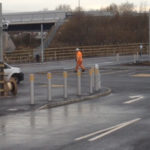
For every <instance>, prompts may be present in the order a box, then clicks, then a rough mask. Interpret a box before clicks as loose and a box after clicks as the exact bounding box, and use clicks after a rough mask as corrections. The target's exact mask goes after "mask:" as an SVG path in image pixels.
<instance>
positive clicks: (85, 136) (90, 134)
mask: <svg viewBox="0 0 150 150" xmlns="http://www.w3.org/2000/svg"><path fill="white" fill-rule="evenodd" d="M125 123H126V122H124V123H120V124H118V125H115V126H112V127H109V128H106V129H102V130H98V131H96V132H93V133H89V134H87V135H84V136H81V137H78V138H76V139H75V141H79V140H83V139H86V138H88V137H91V136H94V135H96V134H100V133H103V132H107V131H110V130H112V129H114V128H117V127H119V126H122V125H124V124H125Z"/></svg>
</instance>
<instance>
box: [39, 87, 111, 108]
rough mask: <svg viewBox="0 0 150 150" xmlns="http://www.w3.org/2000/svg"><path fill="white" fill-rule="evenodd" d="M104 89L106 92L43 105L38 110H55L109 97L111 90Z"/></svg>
mask: <svg viewBox="0 0 150 150" xmlns="http://www.w3.org/2000/svg"><path fill="white" fill-rule="evenodd" d="M102 89H104V90H105V91H104V92H101V90H99V91H98V92H96V93H94V94H92V95H88V96H80V97H77V98H70V99H66V100H63V101H60V102H54V103H48V104H46V105H43V106H41V107H40V108H38V110H42V109H48V108H53V107H58V106H63V105H68V104H72V103H76V102H81V101H85V100H92V99H94V98H98V97H102V96H106V95H109V94H110V93H111V89H110V88H106V87H103V88H102Z"/></svg>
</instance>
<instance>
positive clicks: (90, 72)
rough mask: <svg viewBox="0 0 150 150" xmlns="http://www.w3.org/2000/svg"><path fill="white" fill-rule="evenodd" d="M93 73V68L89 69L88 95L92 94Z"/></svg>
mask: <svg viewBox="0 0 150 150" xmlns="http://www.w3.org/2000/svg"><path fill="white" fill-rule="evenodd" d="M93 72H94V70H93V68H91V69H90V70H89V76H90V94H92V93H93Z"/></svg>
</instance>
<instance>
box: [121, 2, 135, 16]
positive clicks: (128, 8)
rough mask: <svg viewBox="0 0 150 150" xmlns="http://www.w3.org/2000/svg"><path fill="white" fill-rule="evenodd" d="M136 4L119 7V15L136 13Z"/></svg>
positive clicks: (125, 4)
mask: <svg viewBox="0 0 150 150" xmlns="http://www.w3.org/2000/svg"><path fill="white" fill-rule="evenodd" d="M134 8H135V7H134V4H133V3H129V2H126V3H123V4H121V5H120V6H119V13H120V14H127V13H132V12H133V11H134Z"/></svg>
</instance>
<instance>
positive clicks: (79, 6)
mask: <svg viewBox="0 0 150 150" xmlns="http://www.w3.org/2000/svg"><path fill="white" fill-rule="evenodd" d="M78 7H79V11H80V0H78Z"/></svg>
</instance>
